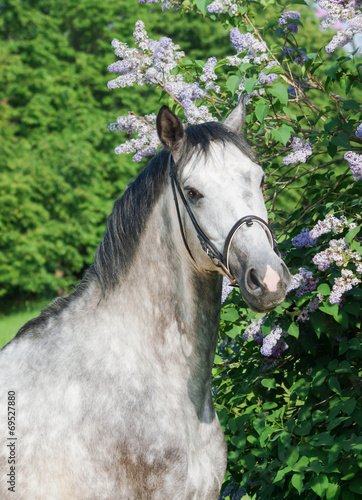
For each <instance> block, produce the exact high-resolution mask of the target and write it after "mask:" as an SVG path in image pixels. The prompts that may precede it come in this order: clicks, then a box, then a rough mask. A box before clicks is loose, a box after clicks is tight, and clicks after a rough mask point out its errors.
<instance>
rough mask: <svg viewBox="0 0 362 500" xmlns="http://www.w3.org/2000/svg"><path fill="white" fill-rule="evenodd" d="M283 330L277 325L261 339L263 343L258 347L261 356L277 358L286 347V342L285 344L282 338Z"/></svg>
mask: <svg viewBox="0 0 362 500" xmlns="http://www.w3.org/2000/svg"><path fill="white" fill-rule="evenodd" d="M282 334H283V330H282V329H281V327H280V326H279V325H276V326H275V328H273V330H272V331H271V332H270V333H269V335H267V336H266V337H264V339H263V345H262V346H261V348H260V352H261V354H262V355H263V356H268V357H270V356H271V357H273V358H279V357H280V355H281V354H282V353H283V352H284V351H285V350H286V349H288V347H289V346H288V344H286V343H285V342H284V340H283V338H282Z"/></svg>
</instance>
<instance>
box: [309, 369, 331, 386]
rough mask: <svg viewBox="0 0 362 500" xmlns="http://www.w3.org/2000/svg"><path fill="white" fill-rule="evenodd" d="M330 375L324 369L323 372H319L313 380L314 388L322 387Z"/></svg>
mask: <svg viewBox="0 0 362 500" xmlns="http://www.w3.org/2000/svg"><path fill="white" fill-rule="evenodd" d="M328 375H329V372H328V370H326V369H325V368H323V369H322V370H319V371H318V372H317V373H316V374H315V375H314V377H313V379H312V387H319V386H321V385H322V384H323V383H324V381H325V379H326V378H327V376H328Z"/></svg>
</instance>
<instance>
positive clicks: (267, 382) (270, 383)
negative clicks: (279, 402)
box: [261, 378, 277, 389]
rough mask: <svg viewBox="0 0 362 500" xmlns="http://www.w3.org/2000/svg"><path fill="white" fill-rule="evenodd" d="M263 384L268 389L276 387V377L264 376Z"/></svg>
mask: <svg viewBox="0 0 362 500" xmlns="http://www.w3.org/2000/svg"><path fill="white" fill-rule="evenodd" d="M261 385H262V386H264V387H267V388H268V389H276V388H277V386H276V384H275V378H263V380H262V381H261Z"/></svg>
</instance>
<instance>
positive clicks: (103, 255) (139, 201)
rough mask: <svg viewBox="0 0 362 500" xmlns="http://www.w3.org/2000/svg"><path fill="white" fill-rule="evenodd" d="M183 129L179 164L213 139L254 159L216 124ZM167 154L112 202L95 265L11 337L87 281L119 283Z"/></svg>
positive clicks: (162, 179)
mask: <svg viewBox="0 0 362 500" xmlns="http://www.w3.org/2000/svg"><path fill="white" fill-rule="evenodd" d="M185 134H186V140H185V142H184V145H183V149H182V153H181V158H182V160H181V162H179V163H180V165H179V168H182V166H183V165H184V164H185V163H186V162H188V161H189V159H190V157H191V156H192V155H193V154H194V153H195V149H196V148H197V151H199V152H201V153H203V154H205V155H207V154H208V152H209V147H210V144H211V143H212V142H213V141H221V142H222V143H224V144H225V143H232V144H234V145H236V146H237V147H238V148H239V149H240V150H241V151H242V152H243V153H244V154H246V155H247V156H248V157H250V158H252V159H254V155H253V152H252V150H251V148H250V146H249V145H248V144H247V142H246V141H245V139H244V138H243V137H240V136H238V135H237V134H235V133H234V132H232V131H231V130H229V129H228V128H227V127H225V126H224V125H221V124H220V123H217V122H209V123H204V124H201V125H191V126H189V127H187V128H186V129H185ZM168 158H169V152H168V151H167V150H166V149H162V150H161V151H160V152H159V153H158V154H157V155H156V156H154V157H153V158H152V160H151V161H150V162H149V163H148V164H147V166H146V167H145V168H144V169H143V170H142V171H141V173H140V174H139V175H138V177H137V178H136V179H135V180H134V181H133V182H132V183H131V184H130V185H129V186H128V187H127V189H126V191H125V192H124V194H123V196H122V197H121V198H119V199H118V200H117V201H116V202H115V203H114V205H113V210H112V213H111V214H110V216H109V217H108V220H107V227H106V231H105V234H104V237H103V240H102V241H101V243H100V244H99V246H98V248H97V251H96V255H95V261H94V264H93V265H92V266H91V267H90V268H89V269H88V271H87V272H86V274H85V276H84V278H83V279H82V281H81V282H80V283H79V285H78V286H77V288H76V289H75V291H74V292H73V293H72V294H70V295H69V296H68V297H59V298H57V299H56V300H55V301H54V302H52V303H51V304H50V305H49V306H48V307H47V308H46V309H44V310H43V311H41V313H40V315H39V316H38V317H37V318H34V319H32V320H30V321H29V322H28V323H26V324H25V325H24V326H23V327H22V328H21V329H20V330H19V332H18V333H17V335H16V337H15V338H18V337H19V336H20V335H22V334H23V333H28V332H29V333H30V331H33V332H34V334H36V332H35V331H34V330H33V328H32V327H38V326H41V325H43V324H44V323H45V322H46V321H47V320H48V319H49V318H50V317H53V316H56V315H58V314H59V313H60V312H61V311H63V310H64V309H65V308H66V307H67V306H68V305H69V304H70V303H71V302H73V301H74V300H76V299H77V298H78V297H80V296H81V295H83V294H84V293H85V292H86V291H87V289H88V288H89V284H90V283H91V282H94V281H95V280H96V281H97V282H98V283H99V284H100V287H101V290H102V293H103V294H106V293H107V292H108V291H110V290H112V289H114V287H115V286H116V285H117V284H118V283H119V278H120V276H125V275H126V274H127V272H128V269H129V268H130V266H131V265H132V262H133V258H134V256H135V254H136V252H137V248H138V245H139V242H140V239H141V236H142V233H143V231H144V228H145V226H146V223H147V221H148V218H149V216H150V214H151V213H152V208H153V206H154V205H155V203H156V202H157V200H158V199H159V197H160V195H161V193H162V192H163V190H164V188H165V185H166V183H167V182H168V175H167V166H168Z"/></svg>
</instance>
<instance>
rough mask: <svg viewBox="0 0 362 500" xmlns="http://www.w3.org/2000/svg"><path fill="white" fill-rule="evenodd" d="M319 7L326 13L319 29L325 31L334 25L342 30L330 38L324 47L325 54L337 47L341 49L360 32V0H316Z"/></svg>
mask: <svg viewBox="0 0 362 500" xmlns="http://www.w3.org/2000/svg"><path fill="white" fill-rule="evenodd" d="M318 4H319V7H320V8H321V9H323V10H324V11H326V12H327V16H326V17H325V19H323V21H322V22H321V23H320V24H319V26H320V28H321V29H327V28H330V27H333V26H335V25H336V24H340V25H343V29H342V30H340V31H338V33H337V34H336V35H335V36H334V37H333V38H332V40H331V41H330V42H329V44H328V45H327V46H326V51H327V52H334V51H335V50H336V48H337V47H343V46H344V45H346V44H347V43H349V42H351V41H352V40H353V37H354V35H356V34H357V33H361V32H362V14H361V6H362V1H361V0H353V1H352V2H347V1H345V0H341V1H339V0H318Z"/></svg>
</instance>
